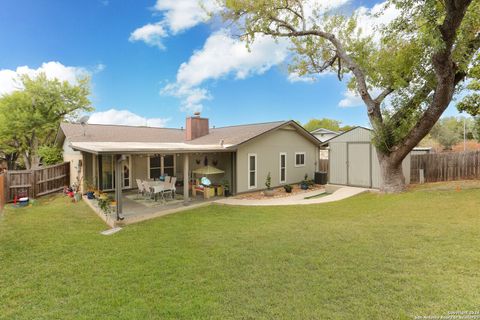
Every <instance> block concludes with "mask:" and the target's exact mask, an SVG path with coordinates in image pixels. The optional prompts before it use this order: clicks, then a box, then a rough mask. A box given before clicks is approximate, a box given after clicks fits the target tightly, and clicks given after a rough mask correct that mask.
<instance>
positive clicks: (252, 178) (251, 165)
mask: <svg viewBox="0 0 480 320" xmlns="http://www.w3.org/2000/svg"><path fill="white" fill-rule="evenodd" d="M256 187H257V155H256V154H255V153H249V154H248V189H255V188H256Z"/></svg>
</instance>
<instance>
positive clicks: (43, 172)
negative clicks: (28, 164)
mask: <svg viewBox="0 0 480 320" xmlns="http://www.w3.org/2000/svg"><path fill="white" fill-rule="evenodd" d="M69 184H70V163H69V162H65V163H62V164H57V165H54V166H48V167H42V168H38V169H33V170H18V171H7V172H6V174H5V183H4V187H5V189H6V192H5V193H6V201H7V202H10V201H13V199H14V198H15V196H17V197H23V196H28V197H30V198H36V197H41V196H44V195H46V194H49V193H53V192H57V191H60V190H62V189H63V187H64V186H66V185H69Z"/></svg>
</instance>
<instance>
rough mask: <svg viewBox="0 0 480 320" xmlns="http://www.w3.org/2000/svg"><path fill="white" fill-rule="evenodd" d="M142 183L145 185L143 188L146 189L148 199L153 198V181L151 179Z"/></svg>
mask: <svg viewBox="0 0 480 320" xmlns="http://www.w3.org/2000/svg"><path fill="white" fill-rule="evenodd" d="M142 185H143V188H144V190H145V195H146V197H145V198H146V199H147V198H152V187H153V183H151V182H150V181H146V180H145V181H142Z"/></svg>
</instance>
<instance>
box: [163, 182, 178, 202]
mask: <svg viewBox="0 0 480 320" xmlns="http://www.w3.org/2000/svg"><path fill="white" fill-rule="evenodd" d="M176 183H177V177H172V178H171V179H170V183H165V190H164V193H168V194H170V198H171V199H172V200H173V199H175V193H176V191H177V189H176V187H175V184H176Z"/></svg>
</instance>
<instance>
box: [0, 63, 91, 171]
mask: <svg viewBox="0 0 480 320" xmlns="http://www.w3.org/2000/svg"><path fill="white" fill-rule="evenodd" d="M20 81H21V87H22V89H21V90H18V91H14V92H12V93H10V94H7V95H4V96H2V97H1V98H0V146H1V147H2V148H3V150H5V151H4V152H5V153H16V154H17V155H22V156H23V160H24V163H25V166H26V168H27V169H29V168H31V167H35V166H38V165H39V160H40V155H39V147H40V146H51V145H52V143H53V141H54V139H55V134H56V132H57V130H58V126H59V124H60V122H61V121H63V120H65V119H70V120H73V119H75V118H76V117H78V114H79V113H80V112H82V111H91V110H92V107H91V105H90V101H89V99H88V95H89V94H90V88H89V79H88V78H83V79H78V84H77V85H71V84H69V83H68V82H66V81H64V82H60V81H58V80H57V79H54V80H50V79H48V78H47V77H46V75H45V74H43V73H42V74H40V75H38V76H37V77H35V78H30V77H29V76H28V75H23V76H22V77H21V79H20Z"/></svg>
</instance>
